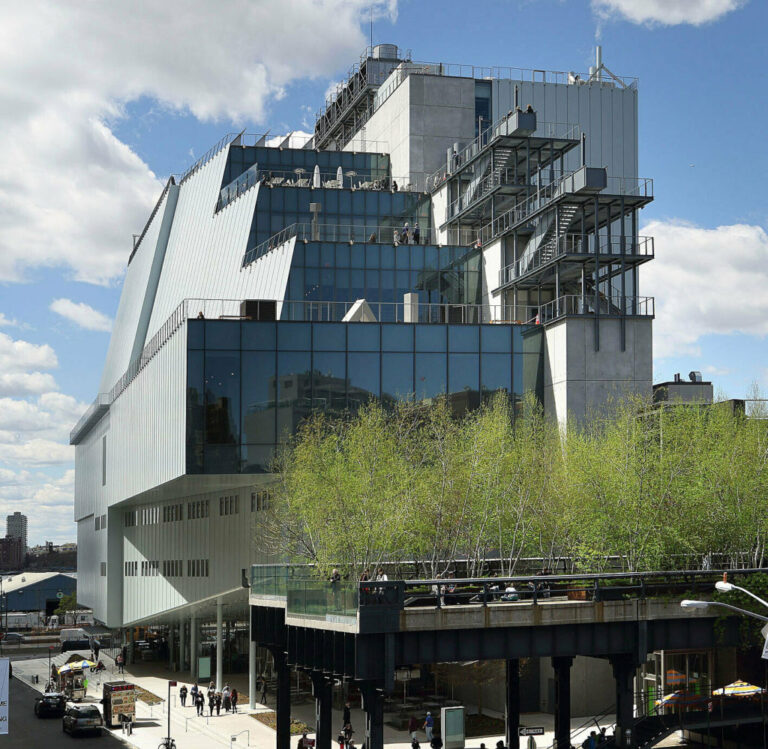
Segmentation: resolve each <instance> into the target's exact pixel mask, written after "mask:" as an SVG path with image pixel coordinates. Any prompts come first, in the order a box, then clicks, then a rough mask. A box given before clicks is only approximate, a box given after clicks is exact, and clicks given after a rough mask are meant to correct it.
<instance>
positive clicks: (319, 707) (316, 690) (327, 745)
mask: <svg viewBox="0 0 768 749" xmlns="http://www.w3.org/2000/svg"><path fill="white" fill-rule="evenodd" d="M309 676H310V678H311V679H312V696H313V697H314V698H315V726H316V727H315V734H316V736H317V749H331V742H332V735H333V728H332V722H333V715H332V712H331V710H332V708H333V682H331V681H330V680H329V679H328V678H326V676H325V674H324V673H323V672H322V671H312V672H310V675H309Z"/></svg>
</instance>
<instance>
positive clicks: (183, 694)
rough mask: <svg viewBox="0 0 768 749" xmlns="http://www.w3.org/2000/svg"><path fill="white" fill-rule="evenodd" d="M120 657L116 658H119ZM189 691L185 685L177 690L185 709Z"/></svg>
mask: <svg viewBox="0 0 768 749" xmlns="http://www.w3.org/2000/svg"><path fill="white" fill-rule="evenodd" d="M119 657H120V656H118V658H119ZM188 691H189V690H188V689H187V685H186V684H182V685H181V689H179V699H180V700H181V706H182V707H186V706H187V692H188Z"/></svg>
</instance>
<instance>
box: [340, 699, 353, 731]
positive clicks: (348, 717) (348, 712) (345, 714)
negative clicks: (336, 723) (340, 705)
mask: <svg viewBox="0 0 768 749" xmlns="http://www.w3.org/2000/svg"><path fill="white" fill-rule="evenodd" d="M348 723H349V725H352V709H351V708H350V705H349V702H345V703H344V710H343V711H342V713H341V724H342V725H343V726H346V725H347V724H348Z"/></svg>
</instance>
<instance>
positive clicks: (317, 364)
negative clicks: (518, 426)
mask: <svg viewBox="0 0 768 749" xmlns="http://www.w3.org/2000/svg"><path fill="white" fill-rule="evenodd" d="M187 325H188V337H187V346H188V351H187V472H188V473H259V472H265V471H268V470H269V468H270V462H271V460H272V457H273V455H274V450H275V448H276V446H277V445H278V444H279V443H280V442H281V441H282V440H284V439H285V437H286V436H287V435H289V434H291V433H292V432H294V431H295V430H296V428H297V426H298V425H299V423H300V422H301V421H302V420H303V419H304V418H306V417H307V416H309V415H310V414H311V413H313V412H315V411H325V412H327V413H330V414H336V415H338V414H341V413H345V412H350V411H354V410H355V409H357V408H358V407H359V406H360V405H361V404H363V403H365V402H366V401H367V400H369V399H370V398H380V399H381V400H382V401H383V402H385V403H391V402H394V401H395V400H398V399H403V398H410V397H414V396H415V397H416V398H418V399H430V398H434V397H437V396H440V395H443V394H446V395H447V396H448V398H449V400H450V402H451V403H452V405H453V408H454V411H455V412H456V413H462V412H464V411H465V410H467V409H469V408H475V407H477V406H478V405H479V404H480V402H481V401H482V400H483V399H484V398H487V397H488V396H490V395H491V394H492V393H493V392H495V391H497V390H503V391H505V392H507V393H509V394H510V396H511V397H513V398H514V399H519V397H520V396H521V395H522V393H523V391H524V390H527V389H536V390H538V389H539V388H538V387H537V383H538V380H531V379H530V378H531V377H534V378H535V377H538V372H539V362H540V359H541V357H540V355H539V350H538V348H539V347H538V345H536V344H533V339H531V340H528V341H525V342H524V337H523V328H522V326H515V325H448V324H425V325H421V324H405V323H392V324H388V323H341V322H294V321H278V322H261V321H250V320H189V321H188V322H187ZM535 340H536V342H537V343H538V341H539V340H540V338H536V339H535Z"/></svg>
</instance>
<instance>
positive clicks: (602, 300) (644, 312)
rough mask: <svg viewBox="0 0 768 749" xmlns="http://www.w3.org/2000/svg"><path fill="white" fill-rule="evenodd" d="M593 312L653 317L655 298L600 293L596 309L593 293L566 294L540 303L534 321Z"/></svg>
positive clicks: (544, 323) (614, 315)
mask: <svg viewBox="0 0 768 749" xmlns="http://www.w3.org/2000/svg"><path fill="white" fill-rule="evenodd" d="M595 312H597V314H599V315H602V316H605V317H619V316H624V317H654V315H655V299H654V297H652V296H624V297H622V296H620V295H615V296H610V297H608V296H606V295H605V294H602V293H600V294H598V309H597V310H595V296H594V294H585V295H584V296H581V295H580V294H566V295H564V296H561V297H558V298H557V299H553V300H552V301H550V302H546V303H545V304H542V305H541V307H540V309H539V313H538V317H537V320H536V321H537V322H538V323H541V324H542V325H546V324H547V323H551V322H554V321H555V320H559V319H560V318H562V317H571V316H587V317H592V316H593V315H595Z"/></svg>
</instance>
